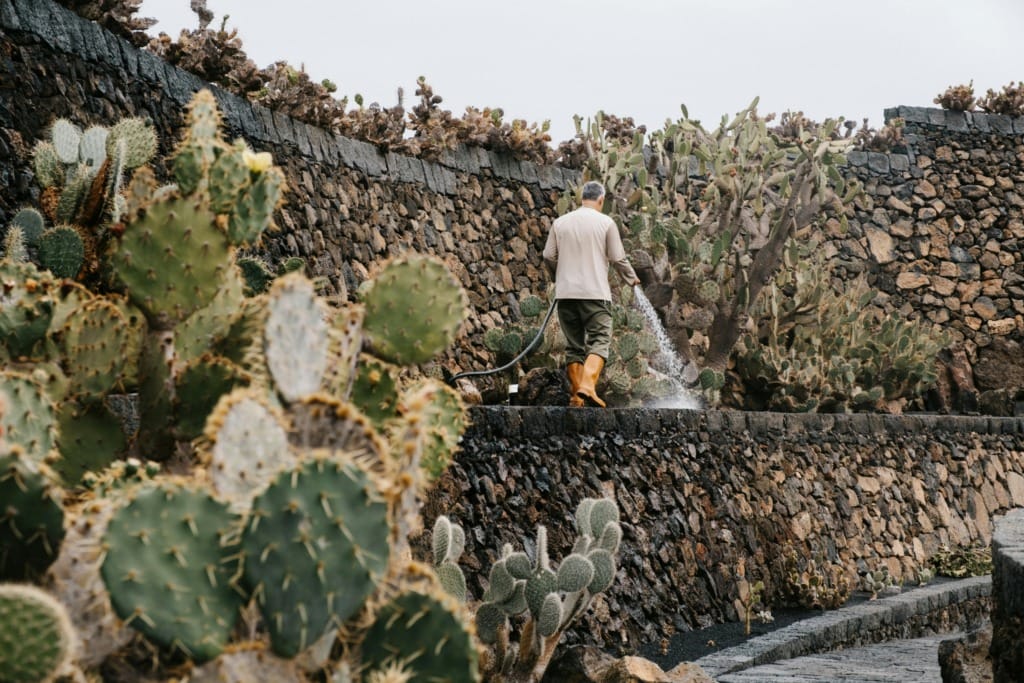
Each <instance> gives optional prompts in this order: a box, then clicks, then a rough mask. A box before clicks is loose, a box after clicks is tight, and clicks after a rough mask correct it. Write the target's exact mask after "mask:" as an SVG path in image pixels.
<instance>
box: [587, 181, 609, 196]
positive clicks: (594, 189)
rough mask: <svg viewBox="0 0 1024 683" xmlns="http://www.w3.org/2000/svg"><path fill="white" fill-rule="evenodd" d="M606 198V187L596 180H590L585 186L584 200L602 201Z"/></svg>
mask: <svg viewBox="0 0 1024 683" xmlns="http://www.w3.org/2000/svg"><path fill="white" fill-rule="evenodd" d="M603 196H604V185H602V184H601V183H599V182H597V181H596V180H590V181H588V182H586V183H585V184H584V185H583V198H584V199H600V198H601V197H603Z"/></svg>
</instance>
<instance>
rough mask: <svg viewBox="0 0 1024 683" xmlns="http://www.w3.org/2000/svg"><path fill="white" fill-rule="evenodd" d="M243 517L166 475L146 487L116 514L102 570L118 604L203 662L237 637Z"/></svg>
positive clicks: (135, 622) (153, 635) (145, 629)
mask: <svg viewBox="0 0 1024 683" xmlns="http://www.w3.org/2000/svg"><path fill="white" fill-rule="evenodd" d="M237 524H238V521H237V518H236V517H235V515H233V514H232V513H231V512H229V511H228V508H227V506H226V505H225V504H224V503H220V502H218V501H216V500H214V499H213V497H212V496H210V494H209V493H207V492H205V491H203V490H200V489H193V488H188V487H186V486H185V485H182V484H178V483H174V482H164V483H161V484H158V485H150V486H145V487H142V488H141V489H139V490H137V491H134V492H133V493H132V494H131V495H130V499H129V501H128V502H127V503H126V504H125V505H124V506H123V507H122V508H121V509H119V510H118V511H117V512H115V513H114V516H113V517H112V518H111V520H110V523H109V525H108V526H107V531H106V534H104V537H103V542H104V544H105V546H106V557H105V558H104V560H103V566H102V567H101V570H100V571H101V574H102V576H103V582H104V584H106V586H107V590H108V591H109V592H110V602H111V605H112V606H113V608H114V611H115V612H116V613H117V615H118V616H119V617H121V618H122V619H124V620H125V621H126V622H127V623H128V625H129V626H131V627H132V628H133V629H135V630H136V631H139V632H141V633H142V634H143V635H145V636H146V637H147V638H149V639H150V640H152V641H153V642H155V643H157V644H159V645H160V646H162V647H165V648H168V649H171V650H178V651H180V652H182V653H184V654H185V655H186V656H188V657H190V658H191V659H192V660H194V661H197V662H203V661H207V660H209V659H212V658H214V657H216V656H217V655H218V654H220V652H221V651H222V650H223V649H224V646H225V645H226V644H227V642H228V640H229V639H230V637H231V632H232V629H233V628H234V625H235V622H236V620H237V618H238V611H239V608H240V607H241V606H242V596H241V595H240V594H239V592H238V591H237V589H236V588H235V587H234V586H233V585H232V583H231V577H232V576H233V575H234V573H235V560H234V559H232V558H234V557H235V556H236V552H237V549H236V548H234V547H232V546H231V545H230V544H229V543H228V541H227V537H228V536H229V535H230V534H231V533H232V532H233V527H235V526H236V525H237Z"/></svg>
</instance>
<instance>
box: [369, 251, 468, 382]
mask: <svg viewBox="0 0 1024 683" xmlns="http://www.w3.org/2000/svg"><path fill="white" fill-rule="evenodd" d="M363 297H364V304H365V306H366V318H365V320H364V322H363V330H364V332H365V334H366V336H367V338H368V339H369V341H370V345H371V347H372V349H373V352H374V353H375V354H376V355H377V356H379V357H380V358H383V359H384V360H387V361H390V362H393V363H398V364H399V365H415V364H418V363H424V362H426V361H428V360H430V359H431V358H433V357H434V356H436V355H437V354H438V353H440V352H441V351H443V350H444V349H446V348H448V347H449V346H450V345H451V344H452V342H453V341H455V335H456V334H457V333H458V331H459V325H461V324H462V320H463V318H464V317H465V315H466V306H467V299H466V292H465V291H464V290H463V289H462V286H461V285H459V283H458V281H457V280H456V279H455V277H454V276H453V275H452V274H451V272H450V271H449V270H448V268H447V266H445V264H444V262H443V261H441V260H439V259H437V258H436V257H430V256H421V255H409V256H403V257H400V258H396V259H393V260H391V261H389V262H388V263H387V264H386V265H384V266H383V268H382V269H381V271H380V273H379V274H378V275H377V276H376V277H375V278H374V279H373V280H372V285H371V286H370V287H369V288H368V289H367V290H366V291H365V292H364V295H363Z"/></svg>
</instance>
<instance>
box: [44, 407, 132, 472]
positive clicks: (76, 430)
mask: <svg viewBox="0 0 1024 683" xmlns="http://www.w3.org/2000/svg"><path fill="white" fill-rule="evenodd" d="M57 420H58V425H59V430H58V435H57V447H58V448H59V450H60V459H59V460H58V461H57V462H56V463H54V469H55V470H57V472H59V473H60V478H61V482H62V483H63V484H64V486H66V487H68V488H71V487H74V486H77V485H78V483H79V482H80V481H81V479H82V476H83V475H85V473H86V472H95V471H99V470H102V469H103V468H105V467H107V466H108V465H110V464H111V463H112V462H114V461H115V460H116V459H117V458H118V457H120V456H121V455H122V454H123V453H124V451H125V449H126V448H127V446H128V444H127V441H126V440H125V436H124V431H123V429H122V427H121V420H120V419H119V418H118V417H117V416H116V415H114V414H113V413H112V412H110V410H109V409H108V408H107V407H106V406H105V405H104V404H103V403H99V402H94V403H90V404H88V405H84V404H81V403H78V402H76V401H62V402H61V404H60V408H59V410H58V418H57Z"/></svg>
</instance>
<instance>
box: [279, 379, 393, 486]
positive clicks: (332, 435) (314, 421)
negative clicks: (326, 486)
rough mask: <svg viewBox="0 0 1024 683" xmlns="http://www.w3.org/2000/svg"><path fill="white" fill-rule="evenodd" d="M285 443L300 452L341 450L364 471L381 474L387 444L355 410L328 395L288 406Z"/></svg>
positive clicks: (313, 395)
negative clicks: (363, 468) (316, 449)
mask: <svg viewBox="0 0 1024 683" xmlns="http://www.w3.org/2000/svg"><path fill="white" fill-rule="evenodd" d="M288 420H289V422H290V423H291V425H290V428H289V429H288V441H289V442H290V443H291V444H292V445H293V446H295V447H296V448H298V449H300V450H309V449H313V448H326V449H329V450H332V451H344V452H345V453H346V454H348V456H350V457H352V458H354V459H355V460H357V461H358V462H360V463H361V464H362V465H364V466H365V467H366V468H367V469H371V470H374V471H378V472H380V473H383V470H384V468H383V463H384V458H385V454H386V453H387V444H386V443H385V442H384V440H383V439H382V438H381V437H380V435H379V434H378V433H377V430H376V429H374V427H373V423H372V422H370V420H369V419H368V418H367V417H366V416H365V415H363V414H362V413H361V412H359V410H358V409H357V408H356V407H355V406H353V405H351V404H349V403H345V402H344V401H340V400H338V399H336V398H334V397H332V396H330V395H328V394H322V393H321V394H311V395H309V396H306V397H305V398H303V399H302V400H300V401H297V402H295V403H293V404H291V405H290V406H288Z"/></svg>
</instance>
